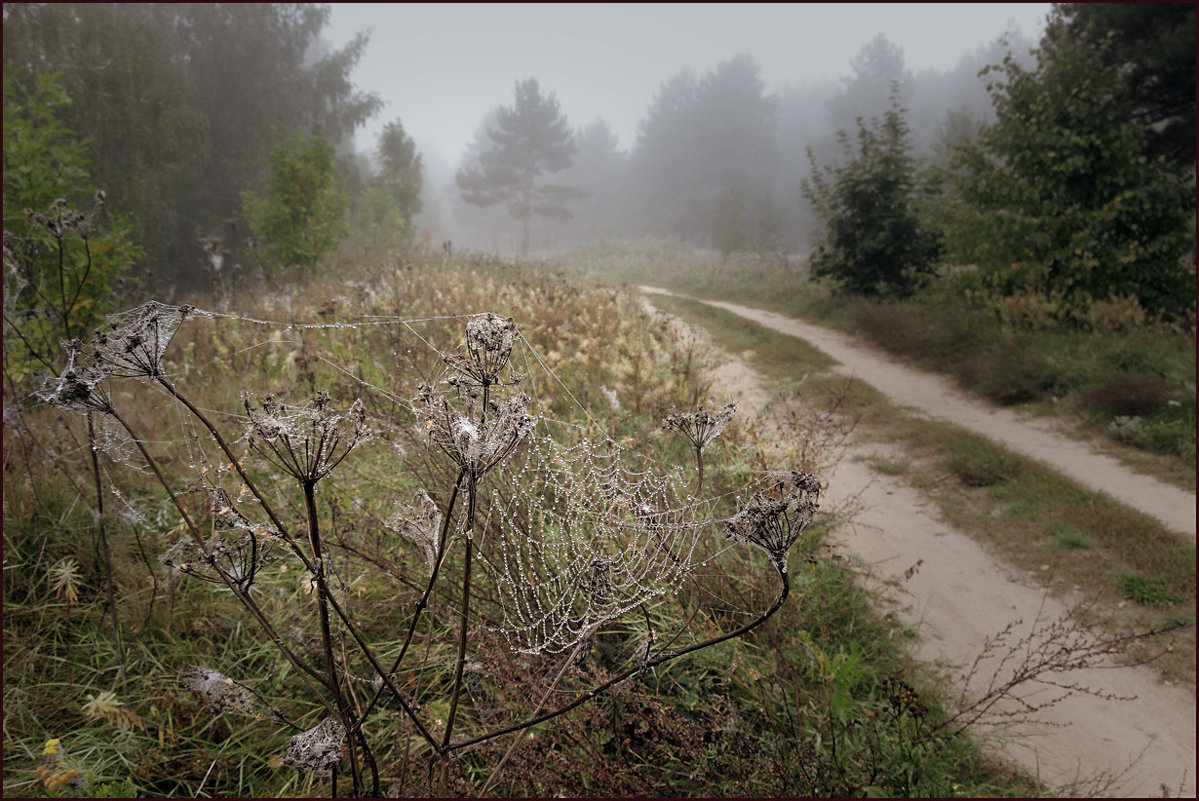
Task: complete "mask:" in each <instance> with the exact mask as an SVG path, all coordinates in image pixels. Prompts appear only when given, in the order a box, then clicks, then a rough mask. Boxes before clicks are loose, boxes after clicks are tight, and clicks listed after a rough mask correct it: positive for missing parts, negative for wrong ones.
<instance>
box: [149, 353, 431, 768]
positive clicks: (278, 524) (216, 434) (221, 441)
mask: <svg viewBox="0 0 1199 801" xmlns="http://www.w3.org/2000/svg"><path fill="white" fill-rule="evenodd" d="M156 379H157V380H158V382H159V383H160V384H161V385H162V386H163V387H164V388H165V389H166V390H167V391H168V392H170V393H171V395H172V397H174V398H175V399H176V400H178V401H179V402H180V403H182V404H183V405H184V406H186V407H187V410H188V411H189V412H191V413H192V415H193V416H194V417H195V418H196V419H197V420H199V421H200V423H201V424H202V425H203V426H204V427H205V428H207V429H208V431H209V433H210V434H212V437H213V439H215V440H216V442H217V444H218V445H219V446H220V448H221V450H222V451H224V453H225V456H226V457H227V458H228V459H229V462H230V464H232V465H233V467H234V469H235V470H236V471H237V474H238V476H240V477H241V480H242V481H243V482H245V485H246V487H247V489H249V490H250V492H251V494H253V496H254V498H255V499H256V500H257V501H258V502H259V504H260V505H261V506H262V510H263V511H264V512H266V515H267V517H269V518H270V520H271V522H272V523H273V524H274V525H275V528H276V529H277V530H278V531H279V534H280V536H282V537H283V539H284V541H285V542H287V544H288V545H289V546H290V547H291V550H292V552H293V553H294V554H296V556H298V557H299V559H300V561H301V562H303V563H304V567H305V568H307V569H308V571H309V572H310V573H314V574H315V572H316V567H315V565H313V563H312V562H311V560H309V558H308V556H307V554H305V553H304V550H303V549H302V548H300V547H299V545H298V544H297V543H296V541H295V540H294V538H292V536H291V535H290V534H289V533H288V531H287V528H286V527H285V526H284V525H283V521H281V520H280V519H279V517H278V516H277V515H276V514H275V512H274V510H273V509H271V506H270V504H269V503H268V502H267V500H266V496H265V495H263V494H262V493H261V492H259V491H258V487H257V486H255V484H254V482H253V481H252V480H251V479H250V476H249V475H248V474H247V473H246V471H245V468H243V467H242V465H241V463H240V461H239V460H238V459H237V457H236V456H234V454H233V450H232V449H231V448H230V447H229V445H228V443H226V442H225V438H224V437H222V436H221V433H220V431H218V430H217V428H216V426H214V425H213V424H212V423H211V422H210V421H209V420H208V418H207V417H206V416H205V415H204V413H203V412H201V411H200V410H199V409H198V408H197V407H196V406H195V404H193V403H192V402H191V401H189V400H188V399H187V398H186V397H185V396H184V395H182V394H181V393H180V392H178V390H176V389H175V387H174V386H173V385H172V384H171V383H170V382H169V381H167V380H166V379H165V378H164V377H163V376H156ZM430 587H431V585H430ZM325 597H326V598H327V600H328V601H329V602H330V604H331V605H332V607H333V610H334V612H335V613H336V614H337V616H338V617H339V618H340V619H341V621H342V622H343V623H344V624H345V625H346V628H347V629H348V630H349V632H350V633H351V634H352V635H353V637H354V640H355V641H356V642H357V643H358V645H359V647H360V648H361V649H362V651H363V653H364V654H365V656H366V658H367V659H368V660H369V661H370V663H371V665H372V667H374V668H375V670H377V671H379V675H380V676H381V677H382V679H383V682H384V684H385V685H386V687H387V689H389V690H391V692H392V694H393V695H395V697H396V698H397V699H398V700H399V702H400V706H401V707H402V708H403V709H404V712H405V713H406V714H407V715H408V716H409V717H410V718H411V719H412V721H413V723H414V724H416V727H417V730H418V731H419V732H420V733H421V736H423V737H424V738H425V740H426V741H428V743H429V745H430V746H432V747H436V742H435V741H434V739H433V735H432V734H430V733H429V732H428V730H427V729H425V727H424V726H423V725H422V724H421V722H420V720H419V719H417V717H416V713H415V712H414V711H413V710H412V708H411V706H409V704H408V703H407V701H405V700H404V697H403V696H402V695H400V692H399V690H398V688H396V687H395V685H394V684H393V683H392V681H391V679H390V677H389V676H390V674H389V673H383V671H382V670H381V669H380V666H379V663H378V661H377V660H376V659H375V658H374V656H373V655H372V654H371V652H370V650H369V648H368V647H367V645H366V642H365V641H364V640H363V639H362V637H361V635H360V634H359V633H358V630H357V628H356V627H355V626H354V624H353V623H352V622H351V621H350V619H349V616H348V615H347V614H346V613H345V611H344V610H342V608H341V605H340V604H338V603H337V600H336V599H335V598H333V596H331V595H326V596H325ZM427 597H428V593H427V592H426V598H427ZM411 636H412V635H411V633H409V638H411ZM400 658H401V659H402V658H403V653H402V652H401V657H400ZM398 667H399V660H397V661H396V666H395V667H393V668H392V670H391V671H390V672H391V673H394V672H395V670H396V668H398ZM313 675H316V674H315V672H313ZM379 692H380V693H381V692H382V688H380V691H379ZM377 698H378V694H376V696H375V698H374V699H372V700H371V703H370V704H368V705H367V709H366V712H367V714H370V711H371V709H372V708H373V707H374V703H375V700H377ZM362 717H363V720H365V718H366V715H363V716H362ZM349 728H350V727H348V726H347V729H349ZM353 730H354V731H358V727H354V729H353Z"/></svg>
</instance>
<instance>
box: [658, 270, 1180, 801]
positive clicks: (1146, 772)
mask: <svg viewBox="0 0 1199 801" xmlns="http://www.w3.org/2000/svg"><path fill="white" fill-rule="evenodd" d="M643 289H645V290H646V291H657V290H652V289H651V288H648V287H645V288H643ZM712 305H715V306H719V307H721V308H724V309H727V310H729V311H732V312H734V313H737V314H742V315H743V316H746V317H748V318H749V319H752V320H755V321H756V322H759V323H762V324H763V325H766V326H769V327H771V328H774V329H776V330H779V331H782V332H783V333H786V334H790V335H792V336H800V337H802V338H804V339H807V340H808V341H810V342H812V344H814V345H816V346H817V347H819V348H821V349H822V350H825V351H826V352H827V353H828V354H829V355H830V356H832V357H833V358H835V359H837V360H838V361H841V362H842V366H841V367H840V368H839V369H841V370H842V371H844V372H849V373H852V374H853V375H855V376H856V377H857V378H859V379H861V380H863V381H866V382H867V383H870V384H872V385H874V386H876V387H878V388H879V389H880V390H882V391H883V392H885V393H887V394H888V395H889V396H890V397H892V398H893V399H895V400H896V402H898V403H900V404H902V405H905V406H910V407H912V408H913V410H914V411H915V412H916V413H922V414H927V415H930V416H936V417H940V418H942V419H948V420H952V421H953V422H955V423H958V424H959V425H962V426H963V427H967V428H970V429H972V430H975V431H978V432H980V433H983V434H986V435H987V436H991V437H993V438H995V439H997V440H999V441H1002V442H1003V443H1004V444H1006V445H1009V446H1011V447H1013V448H1014V449H1017V450H1021V451H1023V452H1025V453H1027V454H1028V455H1030V456H1034V457H1036V458H1042V459H1043V461H1046V462H1047V463H1049V464H1051V465H1053V466H1055V467H1058V469H1060V470H1062V472H1067V474H1068V475H1071V476H1072V477H1075V478H1078V479H1079V481H1080V483H1084V484H1086V485H1087V486H1090V487H1094V488H1096V489H1102V490H1104V491H1110V490H1109V487H1108V486H1107V484H1108V483H1111V484H1112V487H1111V488H1110V489H1115V490H1117V492H1111V494H1113V495H1116V497H1119V498H1121V499H1122V500H1126V502H1127V501H1129V500H1132V501H1136V503H1134V504H1133V505H1135V506H1136V507H1137V508H1139V509H1142V510H1143V511H1146V512H1148V513H1150V514H1153V513H1154V512H1155V510H1156V511H1162V510H1169V514H1168V517H1169V521H1167V522H1169V523H1170V525H1172V526H1174V527H1176V528H1179V529H1180V530H1183V531H1187V532H1188V533H1189V534H1190V535H1191V536H1192V537H1193V536H1194V532H1195V501H1194V496H1190V495H1189V493H1185V492H1182V491H1181V490H1174V489H1172V488H1169V487H1164V486H1153V485H1157V484H1159V482H1155V481H1154V482H1152V484H1150V483H1148V481H1146V480H1144V477H1138V476H1135V475H1133V474H1131V473H1129V472H1128V471H1127V470H1125V469H1124V468H1123V467H1122V466H1120V465H1118V464H1115V463H1114V462H1113V461H1112V460H1110V459H1107V458H1106V457H1102V456H1099V455H1098V454H1092V453H1091V452H1090V451H1089V449H1087V448H1086V447H1085V446H1083V445H1081V444H1079V443H1077V442H1074V441H1072V440H1067V439H1065V438H1063V437H1060V436H1059V435H1054V434H1053V433H1052V432H1048V431H1047V430H1045V429H1043V428H1042V427H1039V426H1035V425H1030V424H1028V423H1027V422H1024V421H1020V420H1017V419H1015V416H1014V415H1012V414H1011V413H1010V412H1008V413H1002V414H996V410H992V409H989V408H986V407H984V406H983V405H982V404H980V403H977V402H974V401H971V400H969V399H967V398H965V397H963V396H962V395H961V394H960V393H958V392H956V391H955V390H953V389H952V388H950V387H948V385H947V384H946V382H945V381H944V380H943V379H941V378H939V377H937V376H931V375H928V374H925V373H921V372H918V371H914V370H911V369H910V368H906V367H903V366H901V365H898V364H896V363H895V362H894V361H892V360H890V359H888V358H886V357H883V356H880V355H879V354H877V353H875V352H872V351H871V350H869V349H867V348H865V347H863V346H861V345H857V344H855V343H853V342H852V341H850V340H849V338H848V337H844V336H843V335H839V334H835V333H832V332H829V331H827V330H826V329H823V328H818V327H816V326H811V325H808V324H805V323H802V322H800V321H797V320H791V319H788V318H784V317H781V316H780V315H776V314H771V313H769V312H762V311H758V310H754V309H747V308H745V307H742V306H737V305H736V304H730V303H720V302H714V303H713V304H712ZM718 383H719V385H720V386H722V387H723V388H727V389H729V390H733V391H736V392H739V393H740V395H741V400H742V404H743V406H744V407H746V411H747V412H750V413H753V412H754V411H756V409H758V408H760V407H761V406H762V404H764V402H765V401H766V400H767V399H768V398H769V392H767V391H766V390H765V389H764V387H763V386H762V383H761V380H760V379H759V378H758V376H757V375H756V374H755V373H754V372H753V371H752V370H751V369H750V368H749V367H748V366H747V365H745V364H744V363H743V362H740V361H739V360H735V359H734V360H731V361H730V362H728V363H726V364H725V365H724V366H723V367H722V368H721V369H720V372H719V376H718ZM998 411H999V412H1004V410H998ZM1016 442H1018V443H1021V445H1020V446H1017V445H1016V444H1015V443H1016ZM869 454H879V451H878V449H877V447H876V446H870V445H865V446H862V445H859V446H855V449H853V450H851V451H850V452H849V453H848V454H847V455H846V456H845V457H844V458H842V459H841V460H840V461H839V462H838V463H837V465H836V466H835V467H834V468H833V470H832V473H831V475H830V476H829V477H828V481H829V490H828V493H827V496H826V498H825V499H824V501H823V502H822V506H826V505H827V506H833V507H835V506H837V505H842V506H844V505H852V506H855V507H856V514H854V515H852V518H851V519H852V522H851V524H850V525H849V526H847V527H844V528H843V529H841V530H840V531H839V533H838V535H837V537H838V542H837V547H838V549H839V550H840V551H841V552H842V553H843V554H845V555H846V556H848V557H849V558H851V559H853V560H856V561H857V562H858V564H859V570H860V572H861V573H862V574H863V575H864V576H866V577H867V581H869V582H870V583H871V584H872V585H873V586H874V587H875V589H877V590H879V591H880V593H881V595H882V597H884V598H886V599H887V601H886V602H887V603H889V604H891V605H892V606H893V608H894V611H895V613H896V615H897V616H898V617H899V619H900V620H901V621H903V622H904V623H906V624H908V625H912V626H918V627H919V634H920V637H919V643H920V645H919V648H918V652H917V655H918V656H919V657H920V658H921V659H923V660H924V661H926V662H930V663H933V664H937V665H939V666H940V667H942V668H943V669H944V670H945V671H946V673H947V675H949V676H951V677H953V678H954V679H955V680H956V681H957V683H958V685H959V686H962V685H964V684H965V681H964V679H965V676H964V674H965V672H966V671H967V670H968V668H969V666H970V664H971V662H972V661H973V660H974V658H975V656H976V655H977V654H978V653H979V652H980V651H981V649H982V648H983V645H984V643H985V641H986V640H987V638H988V637H991V636H993V635H995V634H997V633H998V632H1000V631H1002V630H1003V628H1004V627H1005V626H1007V625H1008V624H1009V623H1013V622H1014V621H1022V622H1021V623H1020V624H1019V625H1017V626H1016V627H1015V633H1016V635H1017V636H1021V635H1024V634H1027V633H1028V632H1030V631H1031V630H1032V629H1033V628H1034V627H1036V626H1040V625H1044V624H1047V623H1049V622H1051V621H1054V620H1058V619H1060V618H1061V617H1062V616H1063V615H1064V614H1065V613H1066V609H1067V607H1066V604H1065V603H1063V602H1061V601H1059V600H1057V599H1054V598H1049V597H1046V594H1045V592H1044V590H1043V589H1042V588H1040V587H1038V586H1034V585H1033V583H1032V582H1031V581H1028V580H1027V577H1026V576H1022V575H1020V574H1019V572H1018V571H1016V570H1014V569H1013V568H1012V567H1011V566H1009V565H1007V564H1005V563H1003V562H1000V561H997V560H996V559H994V558H993V557H992V556H991V555H990V554H988V553H987V552H986V551H985V550H984V549H983V548H982V547H981V546H980V545H979V544H978V543H977V542H976V541H975V540H974V539H972V538H971V537H970V536H968V535H966V534H964V533H963V532H960V531H957V530H955V529H954V528H953V527H952V526H950V525H949V524H948V523H946V522H945V521H944V520H942V519H941V518H940V515H939V514H938V511H937V510H936V508H935V505H934V504H932V503H931V502H930V501H929V500H928V499H927V498H925V497H924V496H923V495H922V494H921V493H920V492H919V491H917V490H915V489H913V488H911V487H908V486H907V485H906V484H904V483H903V482H902V481H900V480H899V479H896V478H893V477H889V476H883V475H878V474H876V473H874V472H873V471H871V470H870V469H869V468H867V467H866V466H865V465H864V464H863V463H862V462H861V461H859V460H858V458H855V457H861V456H863V455H869ZM880 455H883V456H887V457H890V458H895V457H896V456H898V455H897V454H886V453H882V454H880ZM1046 456H1047V457H1048V458H1045V457H1046ZM1092 460H1093V461H1092ZM1062 464H1065V465H1068V467H1069V470H1067V469H1066V467H1063V466H1061V465H1062ZM1084 479H1085V480H1084ZM1128 486H1134V487H1138V488H1139V491H1137V492H1131V493H1130V492H1129V491H1127V490H1126V489H1124V488H1126V487H1128ZM1146 494H1149V496H1150V497H1152V498H1153V499H1154V503H1152V504H1150V503H1146V502H1145V497H1146ZM1179 496H1189V499H1188V498H1187V497H1179ZM1179 505H1183V506H1184V508H1185V510H1186V511H1188V512H1189V514H1185V513H1183V512H1184V509H1180V508H1178V506H1179ZM1146 507H1149V508H1146ZM1158 507H1160V508H1158ZM1156 516H1159V517H1161V515H1156ZM984 668H985V670H984V676H985V677H989V676H990V672H989V671H991V670H993V669H994V663H991V664H990V665H987V666H984ZM1059 678H1061V679H1063V680H1065V681H1070V682H1074V683H1077V684H1079V685H1083V686H1086V687H1088V688H1091V689H1093V690H1095V691H1096V692H1097V693H1099V694H1101V695H1104V696H1107V697H1108V698H1112V697H1118V698H1129V697H1135V699H1136V700H1132V701H1126V700H1107V699H1105V698H1102V697H1097V696H1096V695H1088V694H1074V695H1072V696H1071V697H1069V698H1066V699H1065V700H1064V701H1063V702H1061V703H1060V704H1058V705H1056V706H1053V707H1050V708H1048V709H1044V710H1042V711H1039V712H1037V713H1036V718H1037V720H1038V721H1039V723H1038V725H1035V726H1024V727H1022V728H1019V729H1015V730H1011V731H1007V732H1005V734H1006V735H1012V736H1004V737H1002V738H998V737H995V738H992V739H991V740H989V742H990V744H991V747H993V748H994V749H996V751H997V752H998V753H999V754H1001V755H1003V756H1005V757H1007V758H1009V759H1011V760H1013V761H1014V762H1015V763H1016V764H1018V765H1020V766H1021V767H1023V768H1024V769H1025V770H1027V771H1028V772H1030V773H1033V774H1034V775H1037V776H1039V777H1040V778H1041V779H1042V780H1043V781H1045V782H1046V783H1047V784H1049V785H1051V786H1055V787H1063V786H1065V787H1070V788H1072V789H1070V790H1068V791H1067V792H1068V793H1069V794H1072V795H1081V794H1089V793H1094V792H1098V791H1100V790H1103V791H1105V794H1109V795H1127V796H1138V797H1149V796H1161V795H1163V794H1168V795H1175V794H1182V795H1184V796H1191V797H1194V796H1195V791H1196V784H1195V773H1196V755H1195V748H1196V738H1195V725H1196V716H1195V693H1194V691H1193V689H1192V688H1190V687H1183V686H1178V685H1173V686H1171V685H1166V684H1164V683H1163V682H1162V681H1161V678H1160V676H1159V674H1158V673H1157V671H1155V670H1154V669H1153V668H1152V667H1137V668H1128V667H1124V668H1120V669H1110V668H1104V667H1096V668H1093V669H1090V670H1087V671H1084V672H1076V673H1072V674H1069V675H1066V676H1063V677H1059ZM977 684H978V680H977V678H976V679H975V681H974V682H973V683H972V684H971V686H970V687H969V688H967V692H968V693H971V691H977V690H978V689H979V688H978V686H977ZM1030 689H1031V690H1035V694H1033V695H1030V696H1028V698H1027V700H1028V702H1029V703H1032V704H1041V703H1043V702H1045V701H1046V700H1048V699H1049V697H1050V696H1051V694H1053V693H1058V694H1060V691H1058V690H1056V689H1055V688H1053V687H1051V686H1044V685H1040V686H1035V687H1031V688H1030Z"/></svg>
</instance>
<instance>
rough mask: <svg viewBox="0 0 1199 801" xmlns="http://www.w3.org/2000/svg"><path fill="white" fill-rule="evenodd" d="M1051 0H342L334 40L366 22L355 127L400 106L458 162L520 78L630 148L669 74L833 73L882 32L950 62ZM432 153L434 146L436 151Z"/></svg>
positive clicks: (1031, 26)
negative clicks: (597, 0) (655, 0)
mask: <svg viewBox="0 0 1199 801" xmlns="http://www.w3.org/2000/svg"><path fill="white" fill-rule="evenodd" d="M1049 10H1050V5H1049V4H1047V3H1033V4H1029V3H1023V4H1021V3H1008V4H1003V3H993V4H992V3H954V4H936V3H927V4H923V3H907V4H891V5H882V4H878V5H875V4H853V3H840V4H796V3H788V4H770V3H763V4H687V5H684V4H669V5H668V4H632V3H612V4H586V5H581V4H508V3H496V4H472V3H462V4H455V3H440V4H424V3H411V4H397V3H375V4H367V3H335V4H334V5H333V14H332V20H331V22H330V25H329V26H328V27H327V28H326V29H325V32H324V36H325V38H326V39H327V40H329V42H330V44H332V45H333V46H334V47H337V48H340V47H342V46H344V45H345V44H346V43H347V42H349V41H350V39H351V38H352V37H353V36H354V34H355V33H357V32H359V31H364V30H368V29H369V30H370V31H371V40H370V45H369V47H368V48H367V52H366V55H364V56H363V57H362V60H361V61H359V62H358V66H357V68H356V70H355V72H354V74H353V80H354V83H355V84H356V85H357V86H358V87H359V88H360V89H362V90H365V91H368V92H374V93H376V94H378V95H379V97H381V98H382V99H383V100H384V101H385V102H386V106H385V108H384V110H383V112H382V113H380V115H379V116H378V117H377V118H376V119H375V120H373V121H372V122H371V123H370V124H369V125H368V126H367V127H366V128H365V129H361V130H360V131H359V133H358V136H357V139H356V143H357V147H358V149H359V150H360V151H364V152H366V151H370V150H372V149H373V147H374V142H375V138H376V137H377V135H378V132H379V130H380V129H381V128H382V127H383V125H384V124H385V123H386V122H388V121H390V120H394V119H396V118H399V119H400V120H401V122H403V124H404V128H405V130H407V131H408V133H409V135H411V136H412V137H413V138H414V139H416V141H417V143H418V145H419V147H420V149H421V150H423V151H430V150H432V149H433V148H436V149H438V150H440V151H441V153H440V156H441V157H442V158H444V159H446V160H448V161H450V162H455V161H456V160H457V159H458V157H459V155H460V154H461V152H462V149H463V148H464V146H465V145H466V143H467V142H468V141H469V140H470V139H471V137H472V136H473V135H474V132H475V129H476V128H477V127H478V126H479V124H480V122H481V120H482V119H483V115H484V114H485V113H486V112H487V111H488V110H489V109H491V108H493V107H495V106H497V105H501V104H503V105H507V104H510V103H511V102H512V90H513V86H514V84H515V83H516V81H518V80H522V79H525V78H536V79H537V80H538V81H539V82H540V84H541V87H542V89H543V90H546V91H554V92H556V93H557V95H558V100H559V102H560V105H561V108H562V111H563V112H564V113H565V114H566V115H567V116H568V118H569V120H570V123H571V125H572V126H576V127H577V126H580V125H583V124H585V123H588V122H590V121H591V120H593V119H595V118H596V117H603V118H604V119H605V120H607V122H608V124H609V125H611V126H612V129H613V130H614V131H615V132H616V133H617V135H618V136H619V137H620V146H621V147H622V148H628V147H630V146H631V145H632V144H633V142H634V141H635V138H636V132H637V123H638V122H639V121H640V119H641V118H642V116H643V115H644V113H645V111H646V109H647V108H648V107H649V104H650V102H651V101H652V99H653V96H654V93H655V91H656V90H657V89H658V87H659V86H660V85H661V83H662V82H663V81H664V80H666V79H667V78H669V77H670V76H672V75H674V74H675V73H676V72H678V71H679V70H681V69H683V68H684V67H691V68H692V69H694V70H695V71H696V72H697V73H699V74H703V73H704V72H707V71H708V70H710V69H712V68H713V67H715V66H716V65H717V64H719V63H720V62H722V61H725V60H727V59H729V58H731V57H732V56H734V55H736V54H737V53H749V54H751V55H753V56H754V57H755V58H756V59H757V61H758V64H759V65H760V66H761V68H762V77H763V79H764V80H765V82H766V85H767V89H768V91H772V90H774V89H777V88H778V87H780V86H782V85H784V84H792V85H796V84H803V83H806V82H813V81H819V80H822V79H823V80H837V79H838V78H839V77H840V76H842V75H846V74H848V73H849V71H850V68H849V61H850V59H851V58H852V57H853V56H854V54H856V53H857V52H858V50H859V49H860V48H861V47H862V46H863V45H864V44H866V43H867V42H869V41H870V40H871V39H873V38H874V37H875V36H876V35H877V34H879V33H883V34H886V36H887V37H888V38H889V39H890V40H891V41H892V42H894V43H895V44H897V45H899V46H900V47H901V48H902V49H903V53H904V58H905V61H906V64H907V67H908V69H909V70H912V71H914V72H919V71H921V70H925V69H929V68H934V69H939V70H948V69H951V68H952V67H953V66H954V65H955V64H956V63H957V62H958V60H959V59H960V58H961V56H962V55H963V54H965V53H968V52H970V51H972V50H974V49H975V48H977V47H978V46H980V45H983V44H985V43H988V42H991V41H994V40H995V39H996V38H998V37H999V36H1000V35H1002V34H1003V33H1004V32H1005V31H1006V30H1008V29H1009V28H1014V29H1016V30H1019V31H1020V32H1022V33H1023V34H1024V35H1025V37H1027V38H1028V39H1029V40H1030V41H1036V40H1037V39H1038V38H1039V37H1040V34H1041V32H1042V31H1043V29H1044V22H1045V18H1046V16H1047V14H1048V13H1049ZM429 155H431V156H433V158H435V159H436V158H437V155H434V154H432V153H430V154H429Z"/></svg>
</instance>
